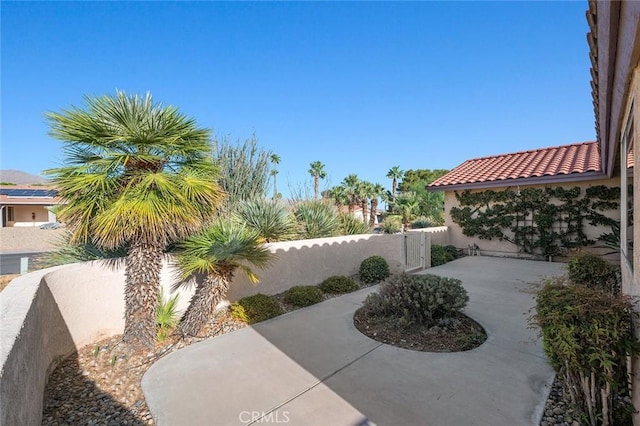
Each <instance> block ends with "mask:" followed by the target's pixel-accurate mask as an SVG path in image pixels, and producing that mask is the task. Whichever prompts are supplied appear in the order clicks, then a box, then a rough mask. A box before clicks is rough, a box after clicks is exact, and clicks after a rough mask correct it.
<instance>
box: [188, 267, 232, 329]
mask: <svg viewBox="0 0 640 426" xmlns="http://www.w3.org/2000/svg"><path fill="white" fill-rule="evenodd" d="M231 278H232V275H231V274H230V273H223V274H222V275H213V274H210V275H207V277H206V278H205V279H204V281H202V283H200V284H198V286H197V287H196V292H195V293H194V294H193V297H192V298H191V302H189V307H188V308H187V310H186V311H185V313H184V315H183V316H182V320H181V321H180V325H179V326H178V330H179V331H180V333H182V335H183V336H196V335H197V334H198V333H199V332H200V330H201V329H202V327H204V325H205V324H206V323H207V322H208V321H209V320H210V319H212V318H213V315H214V313H215V310H216V306H217V305H218V303H220V301H221V300H222V298H223V297H224V296H225V295H226V294H227V290H229V285H230V284H231Z"/></svg>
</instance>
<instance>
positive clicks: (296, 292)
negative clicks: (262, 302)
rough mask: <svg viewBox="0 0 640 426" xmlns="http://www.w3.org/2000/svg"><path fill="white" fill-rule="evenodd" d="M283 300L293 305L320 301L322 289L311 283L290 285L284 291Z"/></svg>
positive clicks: (304, 304)
mask: <svg viewBox="0 0 640 426" xmlns="http://www.w3.org/2000/svg"><path fill="white" fill-rule="evenodd" d="M284 301H285V302H286V303H288V304H290V305H293V306H300V307H302V306H309V305H315V304H316V303H318V302H322V291H321V290H320V289H319V288H318V287H316V286H313V285H300V286H295V287H291V288H290V289H289V290H287V291H285V292H284Z"/></svg>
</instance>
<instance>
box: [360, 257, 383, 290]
mask: <svg viewBox="0 0 640 426" xmlns="http://www.w3.org/2000/svg"><path fill="white" fill-rule="evenodd" d="M388 276H389V264H388V263H387V261H386V260H384V257H382V256H371V257H368V258H366V259H365V260H363V261H362V263H361V264H360V280H361V281H362V282H363V283H367V284H368V283H376V282H379V281H382V280H384V279H385V278H387V277H388Z"/></svg>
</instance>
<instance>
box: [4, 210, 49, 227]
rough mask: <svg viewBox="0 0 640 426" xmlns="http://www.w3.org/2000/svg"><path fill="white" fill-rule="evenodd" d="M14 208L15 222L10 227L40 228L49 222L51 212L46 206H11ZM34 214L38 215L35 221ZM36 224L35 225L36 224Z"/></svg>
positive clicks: (9, 223)
mask: <svg viewBox="0 0 640 426" xmlns="http://www.w3.org/2000/svg"><path fill="white" fill-rule="evenodd" d="M11 207H13V218H14V221H13V222H7V225H8V226H39V225H42V224H43V223H48V222H49V210H47V208H46V207H45V206H11ZM5 208H6V207H5ZM32 213H35V214H36V218H35V220H34V219H33V218H32ZM34 222H35V224H34Z"/></svg>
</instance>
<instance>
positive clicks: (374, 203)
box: [369, 198, 378, 226]
mask: <svg viewBox="0 0 640 426" xmlns="http://www.w3.org/2000/svg"><path fill="white" fill-rule="evenodd" d="M377 214H378V199H377V198H372V199H371V213H370V214H369V226H374V225H375V224H376V215H377Z"/></svg>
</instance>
